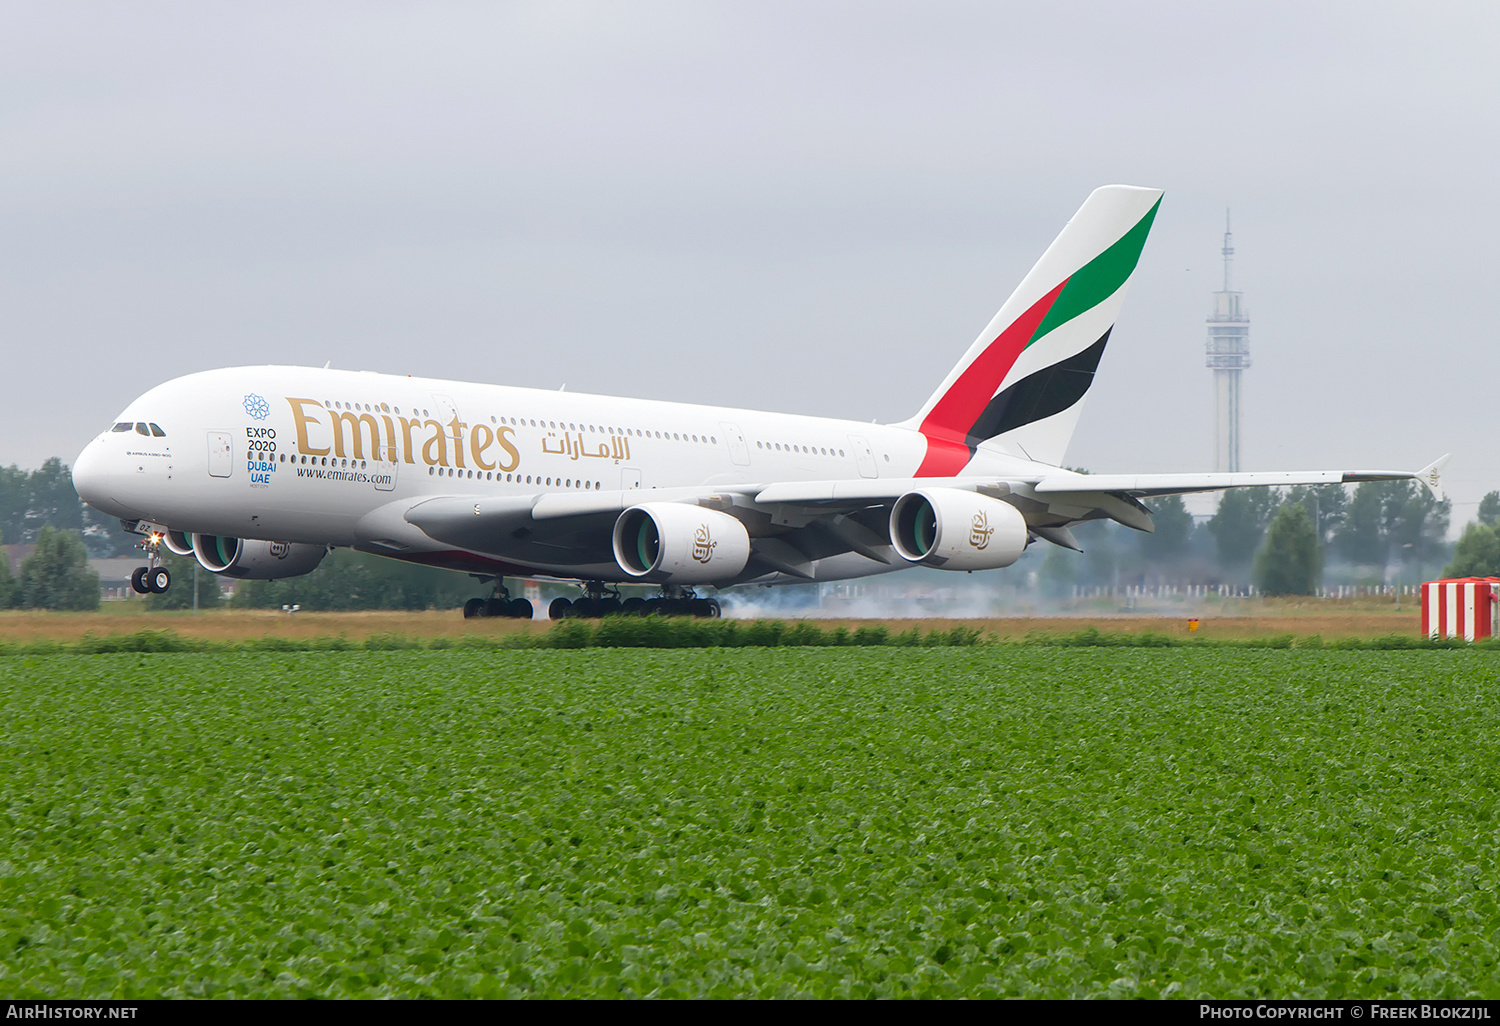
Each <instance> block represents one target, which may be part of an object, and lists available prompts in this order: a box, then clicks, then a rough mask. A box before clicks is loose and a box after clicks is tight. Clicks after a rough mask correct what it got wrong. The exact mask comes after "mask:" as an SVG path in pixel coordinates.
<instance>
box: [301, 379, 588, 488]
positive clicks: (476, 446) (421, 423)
mask: <svg viewBox="0 0 1500 1026" xmlns="http://www.w3.org/2000/svg"><path fill="white" fill-rule="evenodd" d="M286 402H287V405H288V406H289V407H290V408H291V411H292V421H293V424H294V425H295V427H296V429H297V452H298V453H300V454H301V455H303V456H327V455H329V454H330V453H332V454H333V455H334V456H337V457H340V458H353V459H357V460H362V459H373V460H382V459H384V460H386V461H387V462H390V463H396V462H399V461H404V462H406V463H411V464H415V463H416V462H417V456H418V453H419V451H420V455H421V459H422V462H423V463H425V464H427V465H428V466H430V467H449V466H454V467H457V468H458V469H460V470H462V469H464V468H465V467H467V466H469V465H470V464H471V463H472V465H473V466H475V467H477V468H479V469H480V470H498V471H500V472H501V473H511V472H513V471H515V470H516V468H518V467H519V466H520V465H521V450H520V447H519V446H518V444H517V442H516V438H515V429H514V428H511V427H503V426H502V427H493V428H492V427H490V426H489V425H488V424H473V425H470V424H467V423H465V422H463V421H461V420H459V419H458V417H456V416H455V417H454V418H453V419H452V420H451V421H449V422H448V423H447V424H446V425H445V424H443V423H442V422H440V421H438V420H424V419H422V418H420V417H402V416H400V415H397V416H396V417H394V418H392V417H390V416H388V415H386V414H383V413H380V414H377V415H371V414H368V413H360V412H357V411H355V410H332V409H328V408H327V407H325V406H324V405H323V403H321V402H319V401H318V400H316V399H301V398H293V397H290V396H289V397H287V400H286ZM398 425H399V427H398ZM413 432H416V434H415V435H414V434H413ZM424 433H425V434H426V437H425V439H424V437H423V434H424ZM330 436H331V437H330ZM323 442H326V443H327V444H319V443H323ZM497 447H498V450H499V451H498V452H497V451H495V449H496V448H497ZM602 454H603V453H601V455H602ZM588 455H592V454H588ZM491 460H493V461H494V462H491Z"/></svg>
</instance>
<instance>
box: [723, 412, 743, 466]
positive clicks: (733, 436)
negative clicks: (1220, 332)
mask: <svg viewBox="0 0 1500 1026" xmlns="http://www.w3.org/2000/svg"><path fill="white" fill-rule="evenodd" d="M719 427H721V428H722V429H723V430H724V438H725V440H726V441H728V442H729V460H730V462H731V463H733V464H734V465H735V466H736V467H748V466H749V465H750V445H749V443H747V442H746V441H745V433H744V432H743V431H741V430H740V429H739V425H738V424H731V423H729V422H728V421H722V422H720V424H719Z"/></svg>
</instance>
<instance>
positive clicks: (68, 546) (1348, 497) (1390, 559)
mask: <svg viewBox="0 0 1500 1026" xmlns="http://www.w3.org/2000/svg"><path fill="white" fill-rule="evenodd" d="M1147 504H1148V505H1149V506H1150V507H1151V509H1152V510H1153V513H1154V516H1153V520H1154V521H1155V524H1156V531H1155V533H1153V534H1142V533H1139V532H1135V531H1131V530H1129V529H1127V528H1123V527H1120V526H1119V525H1116V524H1113V523H1108V522H1090V523H1086V524H1081V525H1077V526H1076V527H1075V528H1074V533H1075V535H1076V536H1077V538H1078V540H1079V543H1080V545H1081V547H1082V548H1083V550H1084V551H1083V552H1082V553H1076V552H1072V551H1069V550H1066V549H1062V548H1056V547H1052V546H1048V547H1047V552H1046V554H1045V556H1044V557H1043V558H1042V560H1041V564H1040V570H1039V572H1038V576H1039V578H1040V584H1041V587H1042V589H1043V591H1044V592H1046V593H1051V594H1053V595H1056V596H1059V597H1061V596H1064V595H1066V594H1070V593H1071V589H1072V587H1073V586H1075V585H1107V586H1115V587H1119V586H1121V585H1125V584H1147V583H1152V582H1155V583H1169V582H1170V583H1189V582H1191V583H1196V584H1227V585H1230V586H1243V585H1249V584H1254V585H1255V586H1256V587H1257V588H1259V590H1260V591H1262V592H1264V593H1266V594H1272V595H1282V594H1311V593H1313V592H1314V591H1316V589H1317V588H1318V587H1319V585H1320V584H1321V583H1323V582H1324V581H1325V579H1326V578H1327V577H1329V576H1335V577H1337V578H1339V579H1340V580H1341V581H1343V582H1347V583H1354V582H1357V581H1358V582H1370V583H1373V582H1376V581H1384V580H1386V579H1388V578H1392V577H1393V578H1394V579H1396V580H1399V581H1402V582H1403V583H1416V582H1418V581H1420V580H1423V579H1427V578H1431V577H1435V576H1438V575H1439V574H1441V575H1442V576H1447V577H1453V576H1500V492H1490V493H1489V494H1488V495H1486V496H1485V497H1484V499H1483V501H1481V502H1480V504H1479V512H1478V518H1477V519H1476V521H1475V522H1473V523H1471V524H1469V525H1468V526H1467V527H1466V528H1465V530H1464V534H1463V537H1462V538H1461V539H1460V540H1459V541H1458V543H1457V545H1456V546H1450V544H1449V543H1448V542H1447V540H1446V538H1447V534H1448V527H1449V518H1450V516H1451V506H1450V504H1449V503H1448V502H1447V501H1442V502H1439V501H1437V500H1436V499H1434V498H1433V497H1432V494H1431V493H1430V492H1428V491H1427V489H1425V488H1423V487H1422V486H1421V485H1419V484H1417V483H1416V482H1414V481H1410V480H1407V481H1371V482H1366V483H1364V484H1361V485H1359V486H1358V487H1356V488H1354V489H1353V490H1352V493H1351V491H1350V489H1348V488H1347V487H1346V486H1344V485H1338V484H1331V485H1317V486H1305V485H1303V486H1298V487H1295V488H1288V489H1275V488H1242V489H1235V490H1232V491H1228V492H1225V493H1224V496H1223V498H1222V499H1221V500H1220V502H1219V506H1218V509H1217V511H1216V512H1215V513H1214V515H1213V516H1212V517H1210V518H1208V519H1207V520H1206V521H1205V522H1202V523H1198V522H1196V521H1195V520H1194V518H1193V516H1192V515H1191V514H1190V513H1189V512H1188V511H1187V508H1186V506H1185V505H1184V503H1183V500H1182V498H1181V497H1180V496H1165V497H1162V498H1156V499H1149V500H1147ZM0 540H3V542H4V543H5V544H18V543H29V544H34V545H35V546H36V548H35V550H34V551H33V552H32V553H31V555H30V556H28V557H27V559H26V560H25V561H23V563H22V565H21V567H20V569H19V571H18V573H16V574H14V575H13V574H12V573H11V568H10V564H9V562H8V561H7V560H0V609H3V608H14V607H17V606H24V607H28V608H38V609H95V608H97V607H98V604H99V580H98V575H97V574H95V573H94V572H93V571H92V570H90V569H89V567H88V558H89V557H90V556H95V557H107V556H125V555H130V554H132V553H133V552H135V551H137V550H136V548H135V546H136V543H137V542H138V540H139V539H138V538H137V537H136V536H135V535H132V534H129V533H127V532H126V531H124V530H122V529H121V528H120V526H119V523H118V522H117V521H115V520H112V519H110V518H108V517H105V516H104V515H102V514H100V513H98V512H97V511H95V510H93V509H92V508H91V507H88V506H86V505H84V503H83V502H82V501H81V500H80V499H79V498H78V493H77V492H76V491H75V490H74V488H73V479H72V475H71V474H70V472H69V468H68V467H67V465H66V464H64V463H63V462H62V461H61V460H60V459H57V458H53V459H49V460H47V461H46V462H45V463H43V464H42V465H41V466H40V467H39V468H37V469H36V470H34V471H30V472H28V471H23V470H21V469H19V468H18V467H15V466H10V467H0ZM1450 554H1451V557H1452V558H1451V560H1450V559H1449V556H1450ZM165 562H166V565H167V567H168V569H169V570H171V572H172V577H173V580H174V581H175V582H176V584H175V585H174V586H173V588H172V589H171V590H170V591H168V592H166V593H165V594H162V595H150V596H147V597H146V599H145V602H146V603H147V605H148V607H150V608H154V609H180V608H191V607H192V606H193V604H194V591H195V589H196V593H197V605H198V606H199V607H200V608H213V607H215V606H218V605H221V604H223V603H224V602H225V598H224V594H223V590H222V588H221V586H220V579H219V578H218V577H217V576H215V575H212V574H209V573H208V572H207V571H203V572H201V573H199V572H198V568H197V563H196V561H194V560H192V559H187V558H183V557H178V556H171V555H168V556H165ZM1445 563H1446V565H1445ZM476 587H477V586H476V584H475V583H474V582H473V581H471V580H470V579H469V578H467V577H465V576H463V575H461V574H456V573H452V572H450V571H444V570H435V569H431V568H427V567H420V566H414V565H411V564H405V563H400V562H398V561H394V560H389V559H383V558H380V557H377V556H367V555H364V554H361V553H356V552H351V551H347V550H338V551H335V552H333V553H330V554H329V556H328V557H327V558H326V559H324V560H323V563H322V565H320V566H319V568H318V569H317V570H315V571H313V572H312V573H311V574H308V575H306V576H304V577H295V578H289V579H287V580H282V581H244V582H240V583H239V584H238V586H237V587H236V589H235V591H234V596H233V599H232V604H233V605H235V606H240V607H246V608H279V607H281V606H283V605H298V606H301V607H302V608H305V609H324V610H354V609H429V608H444V609H446V608H452V607H454V606H458V605H461V604H462V603H463V601H464V600H465V599H467V598H469V597H471V596H472V595H473V594H475V593H476Z"/></svg>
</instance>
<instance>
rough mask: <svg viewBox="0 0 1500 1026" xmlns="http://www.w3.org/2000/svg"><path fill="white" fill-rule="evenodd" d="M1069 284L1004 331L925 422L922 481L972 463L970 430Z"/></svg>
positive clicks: (944, 475) (1043, 300) (929, 414)
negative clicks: (925, 442) (925, 446)
mask: <svg viewBox="0 0 1500 1026" xmlns="http://www.w3.org/2000/svg"><path fill="white" fill-rule="evenodd" d="M1067 284H1068V279H1066V278H1064V279H1063V280H1062V281H1061V282H1059V283H1058V285H1057V287H1056V288H1054V289H1053V290H1052V291H1051V292H1049V293H1047V294H1046V295H1045V296H1043V297H1042V298H1041V299H1038V300H1037V301H1036V302H1035V303H1033V304H1032V305H1031V307H1030V308H1029V309H1028V310H1027V311H1026V312H1025V313H1023V314H1021V316H1020V317H1017V318H1016V319H1015V320H1014V321H1012V322H1011V323H1010V324H1009V325H1008V326H1007V327H1006V328H1005V329H1004V330H1003V331H1001V332H1000V334H999V335H998V336H996V338H995V340H994V341H993V342H991V343H990V344H989V345H987V346H985V347H984V351H983V352H981V353H980V354H979V355H978V356H976V357H975V358H974V362H973V363H971V364H969V365H968V366H967V367H965V368H964V370H963V373H962V374H960V375H959V376H958V380H957V381H955V382H953V384H952V385H951V386H949V388H948V391H946V392H944V393H943V397H942V398H941V399H939V400H938V401H937V403H936V404H935V405H934V406H933V407H932V410H931V412H929V413H928V414H927V416H926V417H925V418H923V420H922V426H921V427H920V428H919V429H918V430H920V431H921V432H922V434H924V435H926V436H927V455H926V456H925V457H923V459H922V465H921V466H920V467H918V468H917V473H916V476H917V477H948V476H951V475H953V474H956V473H958V472H959V471H960V470H962V469H963V468H964V467H965V466H967V465H968V462H969V456H970V453H969V447H968V445H967V443H966V442H965V439H966V438H967V437H968V431H969V428H970V427H971V426H972V425H973V424H974V422H975V421H977V420H978V419H979V415H980V414H981V413H983V412H984V407H985V404H986V403H988V402H989V401H990V400H991V399H992V398H994V395H995V390H996V388H997V387H998V386H999V385H1000V384H1001V383H1002V382H1003V381H1004V380H1005V376H1006V375H1007V374H1009V373H1010V369H1011V368H1012V367H1014V366H1015V363H1016V360H1017V359H1019V358H1020V356H1021V353H1022V351H1024V350H1025V348H1026V346H1027V345H1028V344H1029V343H1030V342H1031V337H1032V335H1034V334H1035V333H1036V329H1037V328H1038V327H1039V326H1040V325H1041V323H1042V321H1043V320H1044V319H1045V318H1046V316H1047V312H1048V311H1049V310H1051V309H1052V304H1053V303H1055V302H1056V301H1057V297H1058V294H1059V293H1061V292H1062V290H1063V286H1065V285H1067Z"/></svg>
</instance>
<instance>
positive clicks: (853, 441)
mask: <svg viewBox="0 0 1500 1026" xmlns="http://www.w3.org/2000/svg"><path fill="white" fill-rule="evenodd" d="M849 444H850V445H851V446H853V447H854V462H855V463H856V464H858V465H859V476H860V477H879V476H880V471H879V469H878V468H877V467H876V466H875V454H874V453H873V452H871V451H870V443H869V442H867V441H865V440H864V439H863V438H862V437H860V436H859V435H850V436H849Z"/></svg>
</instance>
